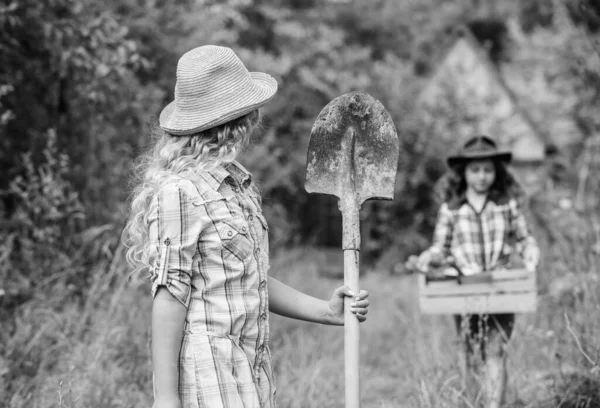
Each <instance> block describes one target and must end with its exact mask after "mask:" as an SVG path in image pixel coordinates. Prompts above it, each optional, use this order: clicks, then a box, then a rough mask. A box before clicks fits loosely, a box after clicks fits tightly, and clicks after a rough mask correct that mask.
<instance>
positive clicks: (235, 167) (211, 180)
mask: <svg viewBox="0 0 600 408" xmlns="http://www.w3.org/2000/svg"><path fill="white" fill-rule="evenodd" d="M200 175H201V176H202V178H203V179H204V180H205V181H206V182H207V183H208V184H209V185H210V186H211V187H212V188H214V189H215V190H218V189H219V187H220V186H221V184H223V182H224V181H225V180H227V179H228V178H231V179H232V180H233V181H234V182H235V183H236V184H237V185H239V186H243V187H245V188H247V187H248V186H250V183H252V175H251V174H250V172H248V170H246V169H245V168H244V166H242V165H241V164H240V163H239V162H238V161H237V160H234V161H232V162H230V163H225V164H219V165H218V166H217V167H215V168H214V169H212V170H208V171H206V172H201V173H200Z"/></svg>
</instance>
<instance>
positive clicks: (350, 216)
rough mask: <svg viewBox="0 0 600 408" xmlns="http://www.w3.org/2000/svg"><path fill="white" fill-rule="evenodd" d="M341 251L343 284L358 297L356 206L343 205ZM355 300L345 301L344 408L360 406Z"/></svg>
mask: <svg viewBox="0 0 600 408" xmlns="http://www.w3.org/2000/svg"><path fill="white" fill-rule="evenodd" d="M342 222H343V238H342V245H343V249H344V284H345V285H347V286H349V287H350V290H352V291H353V292H354V293H355V294H358V292H359V289H360V287H359V286H358V285H359V282H358V271H359V268H358V266H359V262H358V260H359V255H358V254H359V249H360V219H359V209H358V208H357V206H356V205H348V206H347V207H346V206H343V205H342ZM352 302H354V298H351V297H346V298H345V300H344V362H345V364H344V366H345V383H346V408H359V407H360V386H359V384H360V383H359V344H360V332H359V327H358V319H357V318H356V315H354V313H352V312H351V311H350V308H351V306H350V304H351V303H352Z"/></svg>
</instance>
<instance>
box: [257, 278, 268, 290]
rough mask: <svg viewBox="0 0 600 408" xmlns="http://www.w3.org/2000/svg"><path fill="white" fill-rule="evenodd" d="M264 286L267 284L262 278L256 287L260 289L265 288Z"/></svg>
mask: <svg viewBox="0 0 600 408" xmlns="http://www.w3.org/2000/svg"><path fill="white" fill-rule="evenodd" d="M265 286H267V281H266V280H262V281H261V282H260V285H258V287H259V288H260V289H264V288H265Z"/></svg>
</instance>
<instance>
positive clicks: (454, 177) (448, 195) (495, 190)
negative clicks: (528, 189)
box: [436, 160, 524, 206]
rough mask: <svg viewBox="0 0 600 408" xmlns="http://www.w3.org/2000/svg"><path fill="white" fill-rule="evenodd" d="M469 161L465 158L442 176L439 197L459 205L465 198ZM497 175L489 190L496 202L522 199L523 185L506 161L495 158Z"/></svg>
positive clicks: (490, 196)
mask: <svg viewBox="0 0 600 408" xmlns="http://www.w3.org/2000/svg"><path fill="white" fill-rule="evenodd" d="M468 163H469V161H467V160H465V161H463V162H461V163H458V164H455V165H453V166H451V167H450V169H449V170H448V171H447V172H446V173H445V174H444V175H443V176H442V177H441V178H440V180H439V181H438V182H437V185H436V192H437V196H438V199H439V200H440V201H442V202H445V203H448V204H449V205H451V206H454V205H457V204H458V203H460V202H462V201H463V200H464V199H465V194H466V192H467V180H466V177H465V170H466V168H467V164H468ZM493 163H494V167H495V170H496V177H495V179H494V182H493V183H492V185H491V187H490V190H489V192H488V197H489V198H490V199H491V200H494V201H496V202H498V201H502V200H507V199H510V198H514V199H517V200H521V199H522V198H523V195H524V191H523V189H522V188H521V185H520V184H519V183H518V181H517V180H516V179H515V177H514V176H513V175H512V173H511V172H510V171H509V170H508V169H507V167H506V163H504V162H503V161H500V160H493Z"/></svg>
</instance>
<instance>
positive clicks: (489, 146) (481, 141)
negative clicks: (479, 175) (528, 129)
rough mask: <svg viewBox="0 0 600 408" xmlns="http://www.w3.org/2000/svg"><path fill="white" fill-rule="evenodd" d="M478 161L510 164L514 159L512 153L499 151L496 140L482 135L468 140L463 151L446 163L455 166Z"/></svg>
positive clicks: (450, 157)
mask: <svg viewBox="0 0 600 408" xmlns="http://www.w3.org/2000/svg"><path fill="white" fill-rule="evenodd" d="M476 159H493V160H499V161H503V162H506V163H508V162H510V161H511V159H512V153H511V152H509V151H502V150H498V146H497V145H496V142H495V141H494V139H492V138H491V137H489V136H485V135H480V136H475V137H472V138H470V139H469V140H467V141H466V142H465V144H464V145H463V147H462V149H461V150H460V151H459V152H458V153H457V154H456V155H453V156H449V157H448V159H447V160H446V162H447V163H448V165H449V166H453V165H455V164H459V163H464V162H466V161H469V160H476Z"/></svg>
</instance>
